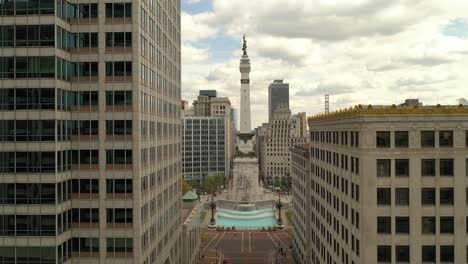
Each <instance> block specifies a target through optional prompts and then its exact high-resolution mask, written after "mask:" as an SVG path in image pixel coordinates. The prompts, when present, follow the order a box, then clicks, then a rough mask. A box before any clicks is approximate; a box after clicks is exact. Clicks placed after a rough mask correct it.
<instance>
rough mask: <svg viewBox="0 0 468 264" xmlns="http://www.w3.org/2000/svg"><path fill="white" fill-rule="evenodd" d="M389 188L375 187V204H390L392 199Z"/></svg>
mask: <svg viewBox="0 0 468 264" xmlns="http://www.w3.org/2000/svg"><path fill="white" fill-rule="evenodd" d="M390 190H391V189H390V188H377V204H378V205H390V204H391V201H392V193H391V192H390Z"/></svg>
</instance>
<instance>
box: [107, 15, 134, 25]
mask: <svg viewBox="0 0 468 264" xmlns="http://www.w3.org/2000/svg"><path fill="white" fill-rule="evenodd" d="M131 23H132V18H131V17H106V24H131Z"/></svg>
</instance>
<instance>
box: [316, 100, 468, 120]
mask: <svg viewBox="0 0 468 264" xmlns="http://www.w3.org/2000/svg"><path fill="white" fill-rule="evenodd" d="M381 115H386V116H402V115H407V116H418V115H468V106H463V105H457V106H453V105H440V104H438V105H428V106H423V105H422V104H421V103H419V102H418V101H414V100H413V101H408V100H407V101H406V102H405V103H404V104H401V105H374V106H373V105H368V106H363V105H357V106H354V107H350V108H347V109H346V108H345V109H340V110H338V111H334V112H330V113H328V114H324V113H322V114H318V115H315V116H310V117H309V118H308V121H309V124H310V123H313V122H320V121H330V120H337V119H343V118H350V117H357V116H381Z"/></svg>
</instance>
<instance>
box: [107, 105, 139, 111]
mask: <svg viewBox="0 0 468 264" xmlns="http://www.w3.org/2000/svg"><path fill="white" fill-rule="evenodd" d="M132 111H133V106H131V105H108V106H106V112H132Z"/></svg>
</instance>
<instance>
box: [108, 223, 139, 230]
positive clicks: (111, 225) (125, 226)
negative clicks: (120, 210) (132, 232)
mask: <svg viewBox="0 0 468 264" xmlns="http://www.w3.org/2000/svg"><path fill="white" fill-rule="evenodd" d="M106 227H107V228H122V229H131V228H133V224H132V223H107V226H106Z"/></svg>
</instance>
